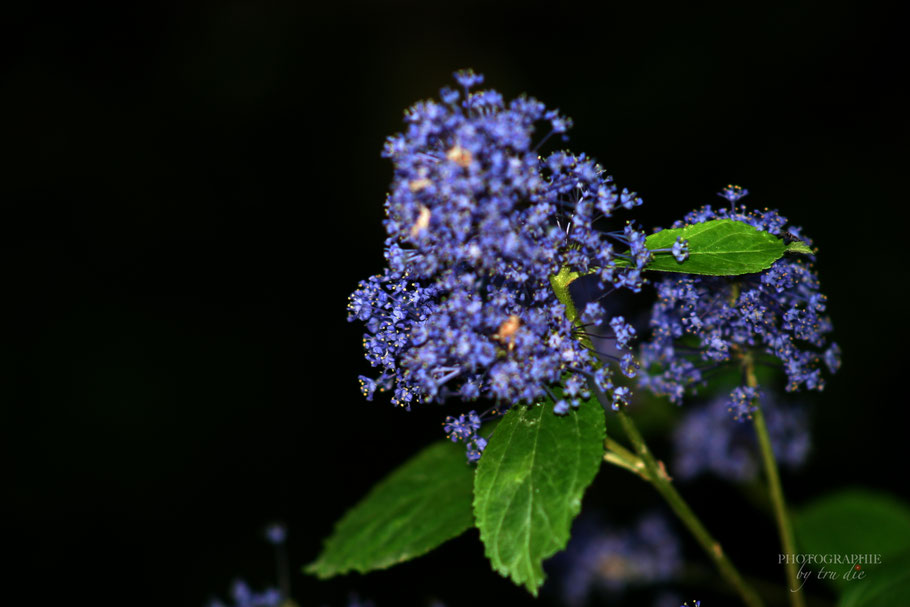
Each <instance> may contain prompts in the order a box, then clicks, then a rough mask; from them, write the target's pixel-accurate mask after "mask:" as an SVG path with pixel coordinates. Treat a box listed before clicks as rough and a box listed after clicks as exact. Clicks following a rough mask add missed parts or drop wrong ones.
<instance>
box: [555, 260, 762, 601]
mask: <svg viewBox="0 0 910 607" xmlns="http://www.w3.org/2000/svg"><path fill="white" fill-rule="evenodd" d="M578 276H579V274H578V272H572V271H570V270H569V269H568V268H565V267H564V268H562V269H561V270H560V271H559V273H558V274H556V275H554V276H551V277H550V284H551V285H552V287H553V292H554V293H555V294H556V298H557V299H558V300H559V301H560V303H562V304H563V305H564V306H565V308H566V318H568V319H569V322H571V323H573V324H574V325H576V326H578V325H580V319H579V317H578V310H577V309H576V307H575V302H573V301H572V296H571V294H570V293H569V284H570V283H571V282H572V281H573V280H575V279H576V278H578ZM581 339H582V342H583V343H586V344H588V345H590V339H588V338H587V336H584V337H582V338H581ZM589 384H590V386H591V390H592V391H593V392H594V394H595V395H596V396H597V400H599V401H600V403H601V405H602V406H603V407H604V409H605V410H610V409H611V408H612V405H611V404H610V403H609V402H608V401H607V398H606V395H605V394H604V393H603V391H602V390H600V389H599V388H598V387H597V386H596V385H595V384H594V382H593V381H591V382H589ZM617 415H618V416H619V420H620V422H621V423H622V426H623V430H625V432H626V435H627V436H628V437H629V441H630V442H631V443H632V445H633V446H634V447H635V452H636V453H631V452H629V451H628V450H627V449H626V448H625V447H623V446H622V445H620V444H619V443H617V442H616V441H615V440H613V439H610V438H608V439H607V442H606V443H605V444H606V446H607V448H608V451H607V453H606V454H605V455H604V460H606V461H607V462H609V463H612V464H614V465H617V466H620V467H622V468H625V469H627V470H631V471H632V472H635V473H636V474H638V475H639V476H641V477H642V478H644V479H645V480H647V481H648V482H650V483H651V484H652V485H654V488H655V489H657V492H658V493H660V495H661V496H662V497H663V498H664V499H665V500H666V501H667V503H668V504H669V505H670V507H671V508H672V509H673V512H675V513H676V515H677V516H678V517H679V518H680V520H681V521H682V522H683V523H684V524H685V525H686V527H687V528H688V529H689V531H690V532H691V533H692V535H694V536H695V539H697V540H698V543H699V544H701V546H702V548H704V550H705V552H706V553H707V554H708V556H709V557H710V558H711V560H712V561H714V565H715V566H716V567H717V569H718V571H720V573H721V575H722V576H723V577H724V578H725V579H726V580H727V581H728V582H729V583H730V585H731V586H732V587H733V588H734V589H735V590H736V592H737V593H738V594H739V595H740V597H741V598H742V599H743V602H745V604H746V605H748V606H749V607H763V605H764V603H762V600H761V598H760V597H759V596H758V594H757V593H756V592H755V590H753V589H752V587H751V586H749V585H748V584H746V582H745V581H744V580H743V578H742V576H741V575H740V574H739V572H738V571H737V570H736V567H734V566H733V562H732V561H731V560H730V559H729V558H728V557H727V555H726V554H724V551H723V549H722V548H721V546H720V543H719V542H717V541H716V540H715V539H714V538H713V537H711V534H710V533H708V530H707V529H706V528H705V526H704V525H702V523H701V521H700V520H699V519H698V517H697V516H696V515H695V513H694V512H693V511H692V509H691V508H690V507H689V505H688V504H687V503H686V502H685V500H683V498H682V496H681V495H680V494H679V493H678V492H677V491H676V488H675V487H674V486H673V485H672V484H671V482H670V476H669V475H668V474H667V470H666V468H664V466H663V464H662V463H660V462H658V461H657V460H656V459H655V458H654V456H653V455H652V454H651V451H650V450H649V449H648V446H647V444H646V443H645V440H644V438H643V437H642V435H641V433H640V432H639V431H638V428H637V427H636V426H635V422H633V421H632V419H631V418H630V417H628V416H627V415H626V414H625V412H624V411H623V410H622V409H620V410H619V411H617ZM642 464H644V470H642V469H641V465H642Z"/></svg>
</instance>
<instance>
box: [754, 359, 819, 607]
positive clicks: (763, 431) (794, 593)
mask: <svg viewBox="0 0 910 607" xmlns="http://www.w3.org/2000/svg"><path fill="white" fill-rule="evenodd" d="M742 361H743V371H744V372H745V375H746V384H747V385H748V386H749V387H750V388H757V387H758V379H757V378H756V376H755V360H754V359H753V358H752V355H751V354H749V353H747V354H744V355H743V357H742ZM753 405H754V407H755V409H754V411H753V412H752V421H753V422H754V424H755V434H756V437H757V438H758V447H759V451H760V452H761V458H762V463H763V466H764V469H765V475H766V477H767V479H768V494H769V495H770V497H771V505H772V507H773V509H774V519H775V521H776V523H777V531H778V533H779V535H780V544H781V547H782V548H783V550H784V552H785V553H786V554H795V553H796V541H795V538H794V536H793V525H792V523H791V521H790V517H789V515H788V513H787V504H786V502H785V500H784V490H783V486H782V485H781V482H780V474H779V472H778V470H777V461H776V460H775V458H774V451H773V449H772V448H771V438H770V435H769V434H768V426H767V424H766V423H765V416H764V414H763V413H762V410H761V406H760V405H759V403H758V399H757V398H756V399H755V402H754V403H753ZM786 573H787V585H788V587H789V590H790V593H789V594H790V605H791V607H805V605H806V601H805V597H804V596H803V593H802V591H801V589H800V584H799V580H798V577H797V568H796V563H795V561H793V560H791V559H787V561H786Z"/></svg>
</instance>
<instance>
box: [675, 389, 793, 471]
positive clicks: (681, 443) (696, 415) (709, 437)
mask: <svg viewBox="0 0 910 607" xmlns="http://www.w3.org/2000/svg"><path fill="white" fill-rule="evenodd" d="M759 402H760V404H761V409H762V412H763V414H764V417H765V423H766V425H767V427H768V435H769V437H770V439H771V449H772V451H773V452H774V457H775V458H776V459H777V461H778V463H780V464H783V465H785V466H788V467H790V468H797V467H799V466H800V465H802V463H803V462H805V460H806V456H807V454H808V453H809V444H810V440H809V424H808V421H807V419H806V415H805V412H804V411H803V409H802V408H800V407H782V406H780V405H779V404H778V403H777V402H775V401H774V400H773V399H771V398H768V397H767V396H766V393H762V394H761V396H759ZM673 445H674V459H673V469H672V474H673V476H674V477H675V478H677V479H680V480H689V479H692V478H694V477H696V476H698V475H700V474H703V473H708V472H710V473H713V474H715V475H717V476H719V477H720V478H723V479H726V480H731V481H748V480H752V479H754V478H756V476H757V475H758V472H759V469H760V467H761V463H760V460H759V457H758V445H757V442H756V439H755V431H754V429H753V428H752V422H751V420H748V419H745V418H741V419H740V420H734V419H731V418H730V412H729V400H728V399H727V398H725V397H720V398H715V399H713V400H711V401H709V402H708V403H707V404H706V405H703V406H700V407H695V408H692V409H690V410H689V411H687V412H686V414H685V415H684V416H683V418H682V420H681V421H680V423H679V425H678V426H677V427H676V429H675V430H674V432H673Z"/></svg>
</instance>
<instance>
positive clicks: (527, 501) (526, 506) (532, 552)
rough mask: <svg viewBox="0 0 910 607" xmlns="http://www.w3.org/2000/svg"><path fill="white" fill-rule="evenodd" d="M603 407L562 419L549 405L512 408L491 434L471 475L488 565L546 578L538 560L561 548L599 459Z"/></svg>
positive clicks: (533, 586) (535, 582) (529, 581)
mask: <svg viewBox="0 0 910 607" xmlns="http://www.w3.org/2000/svg"><path fill="white" fill-rule="evenodd" d="M605 435H606V430H605V424H604V412H603V409H602V408H601V407H600V405H599V404H597V402H596V401H590V402H586V403H583V404H582V405H581V406H580V407H579V408H578V409H577V410H572V411H570V412H569V413H568V414H567V415H564V416H559V415H556V414H555V413H553V403H552V402H546V403H544V404H542V405H536V406H533V407H524V406H515V407H512V409H510V410H509V412H508V413H506V415H505V417H503V419H502V421H500V423H499V427H498V428H497V429H496V432H495V433H494V434H493V436H492V438H491V439H490V443H489V444H488V445H487V448H486V450H485V451H484V453H483V457H481V458H480V462H479V463H478V465H477V474H476V475H475V477H474V515H475V517H476V520H477V528H478V529H479V530H480V539H481V540H482V541H483V543H484V546H485V548H486V555H487V557H488V558H489V559H490V562H491V564H492V565H493V569H495V570H496V571H498V572H499V573H500V574H502V575H504V576H507V577H511V578H512V581H514V582H515V583H516V584H519V585H521V584H524V585H525V586H526V587H527V589H528V590H529V591H530V592H531V594H533V595H535V596H537V589H538V587H539V586H540V585H541V584H542V583H543V580H544V573H543V568H542V566H541V563H542V561H543V560H544V559H545V558H547V557H549V556H552V555H553V554H555V553H556V552H558V551H559V550H562V549H563V548H564V547H565V545H566V543H567V542H568V540H569V530H570V527H571V525H572V520H573V519H574V518H575V516H576V515H577V514H578V512H579V510H580V509H581V498H582V495H583V494H584V492H585V489H586V488H587V487H588V485H589V484H590V483H591V481H592V480H594V476H595V475H596V474H597V471H598V469H599V468H600V463H601V461H602V459H603V454H604V449H603V441H604V437H605Z"/></svg>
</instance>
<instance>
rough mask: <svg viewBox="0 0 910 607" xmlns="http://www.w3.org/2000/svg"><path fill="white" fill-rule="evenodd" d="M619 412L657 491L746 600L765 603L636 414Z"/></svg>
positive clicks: (754, 604)
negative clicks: (654, 449)
mask: <svg viewBox="0 0 910 607" xmlns="http://www.w3.org/2000/svg"><path fill="white" fill-rule="evenodd" d="M617 416H619V421H620V423H621V424H622V427H623V430H624V431H625V432H626V435H627V436H628V437H629V440H630V441H631V442H632V444H633V445H634V446H635V450H636V451H637V452H638V454H639V456H640V457H641V459H642V461H643V462H644V463H645V466H646V468H647V469H648V473H649V474H648V476H649V479H648V480H649V481H650V483H651V484H652V485H654V488H655V489H657V492H658V493H660V495H661V497H663V498H664V500H665V501H666V502H667V504H669V506H670V508H672V509H673V512H675V513H676V516H678V517H679V519H680V520H681V521H682V522H683V524H684V525H685V526H686V528H687V529H689V532H690V533H691V534H692V535H693V536H694V537H695V539H696V540H697V541H698V543H699V544H700V545H701V547H702V549H703V550H704V551H705V553H706V554H707V555H708V557H709V558H710V559H711V560H712V561H713V562H714V566H715V567H717V570H718V571H720V574H721V575H722V576H723V577H724V579H726V580H727V582H728V583H729V584H730V585H731V586H732V587H733V588H734V589H735V590H736V592H737V593H738V594H739V596H740V598H742V600H743V602H744V603H745V604H746V605H749V607H761V606H762V605H763V604H764V603H763V602H762V600H761V597H759V596H758V593H756V592H755V590H753V589H752V587H751V586H750V585H749V584H747V583H746V581H745V580H744V579H743V577H742V576H741V575H740V574H739V571H738V570H737V569H736V567H735V566H734V565H733V561H731V560H730V557H728V556H727V555H726V554H725V553H724V551H723V548H721V545H720V542H718V541H717V540H715V539H714V538H713V537H712V536H711V534H710V533H709V532H708V530H707V529H706V528H705V526H704V525H703V524H702V522H701V520H699V518H698V516H696V514H695V512H693V511H692V508H690V507H689V505H688V504H687V503H686V501H685V500H684V499H683V498H682V496H681V495H680V494H679V492H678V491H677V490H676V487H674V486H673V484H672V482H671V479H670V477H669V475H667V471H666V469H664V467H663V466H662V465H661V464H660V463H659V462H658V461H657V460H656V459H655V458H654V456H653V455H652V454H651V451H650V449H648V445H647V443H645V439H644V437H642V435H641V433H640V432H639V431H638V428H637V427H636V426H635V422H634V421H633V420H632V418H631V417H629V416H628V415H626V413H625V411H623V410H621V409H620V410H619V411H617Z"/></svg>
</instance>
